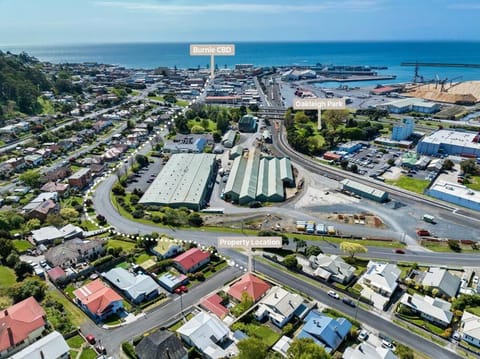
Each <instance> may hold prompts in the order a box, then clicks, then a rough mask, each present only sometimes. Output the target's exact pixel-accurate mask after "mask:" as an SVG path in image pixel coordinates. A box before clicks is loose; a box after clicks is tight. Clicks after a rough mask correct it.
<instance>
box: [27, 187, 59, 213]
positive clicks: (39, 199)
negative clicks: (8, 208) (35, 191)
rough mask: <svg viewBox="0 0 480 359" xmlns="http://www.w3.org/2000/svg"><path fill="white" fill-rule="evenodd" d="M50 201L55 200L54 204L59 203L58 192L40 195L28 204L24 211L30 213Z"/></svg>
mask: <svg viewBox="0 0 480 359" xmlns="http://www.w3.org/2000/svg"><path fill="white" fill-rule="evenodd" d="M50 200H53V201H54V202H58V193H57V192H44V193H40V194H39V195H38V196H37V197H35V198H34V199H32V200H31V201H30V202H29V203H28V204H26V205H25V206H24V207H23V208H22V209H23V211H24V212H25V213H29V212H30V211H32V210H34V209H35V208H37V207H38V206H40V205H41V204H42V203H44V202H47V201H50Z"/></svg>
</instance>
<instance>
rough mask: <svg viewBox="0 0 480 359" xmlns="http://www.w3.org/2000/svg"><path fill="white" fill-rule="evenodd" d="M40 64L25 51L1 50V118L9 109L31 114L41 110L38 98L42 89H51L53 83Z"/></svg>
mask: <svg viewBox="0 0 480 359" xmlns="http://www.w3.org/2000/svg"><path fill="white" fill-rule="evenodd" d="M40 66H41V64H40V62H39V61H38V60H37V59H35V58H33V57H30V56H28V55H27V54H25V53H21V54H19V55H13V54H11V53H8V52H7V53H3V52H1V51H0V119H1V118H2V117H3V115H4V114H6V112H7V111H19V112H22V113H25V114H29V115H33V114H36V113H38V112H40V111H41V106H40V104H39V103H38V102H37V98H38V96H40V94H41V92H42V91H47V90H51V88H52V85H51V84H50V82H49V81H48V80H47V78H46V77H45V75H44V74H43V73H42V71H41V70H40V69H39V68H40ZM2 107H3V108H2ZM12 107H13V108H12ZM7 109H8V110H7Z"/></svg>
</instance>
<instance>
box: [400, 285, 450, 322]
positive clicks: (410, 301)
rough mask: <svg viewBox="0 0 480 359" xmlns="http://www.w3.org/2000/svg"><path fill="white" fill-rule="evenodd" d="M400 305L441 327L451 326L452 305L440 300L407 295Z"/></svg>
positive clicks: (403, 296) (401, 299) (403, 297)
mask: <svg viewBox="0 0 480 359" xmlns="http://www.w3.org/2000/svg"><path fill="white" fill-rule="evenodd" d="M400 303H401V305H403V306H404V307H407V308H409V309H410V310H411V311H412V312H414V313H416V314H418V315H420V317H422V318H424V319H425V320H427V321H429V322H431V323H433V324H436V325H438V326H441V327H447V326H449V325H450V323H451V321H452V318H453V313H452V312H451V311H450V308H451V306H452V304H451V303H449V302H447V301H445V300H443V299H440V298H432V297H429V296H428V295H426V296H421V295H419V294H416V293H415V294H413V295H410V294H408V293H405V294H404V295H402V298H400Z"/></svg>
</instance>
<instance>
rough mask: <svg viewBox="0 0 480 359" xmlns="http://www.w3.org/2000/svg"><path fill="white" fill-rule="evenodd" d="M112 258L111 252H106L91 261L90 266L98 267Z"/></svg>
mask: <svg viewBox="0 0 480 359" xmlns="http://www.w3.org/2000/svg"><path fill="white" fill-rule="evenodd" d="M112 259H113V256H112V255H111V254H107V255H106V256H104V257H101V258H98V259H97V260H96V261H93V262H92V266H94V267H98V266H100V265H102V264H105V263H107V262H110V261H111V260H112Z"/></svg>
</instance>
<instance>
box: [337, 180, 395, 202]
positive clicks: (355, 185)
mask: <svg viewBox="0 0 480 359" xmlns="http://www.w3.org/2000/svg"><path fill="white" fill-rule="evenodd" d="M340 183H341V184H342V186H343V188H344V189H347V190H354V191H356V192H360V193H364V194H368V195H370V196H372V197H376V198H383V197H384V196H385V195H386V192H385V191H382V190H379V189H376V188H373V187H370V186H367V185H364V184H363V183H359V182H355V181H352V180H349V179H344V180H343V181H341V182H340Z"/></svg>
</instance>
